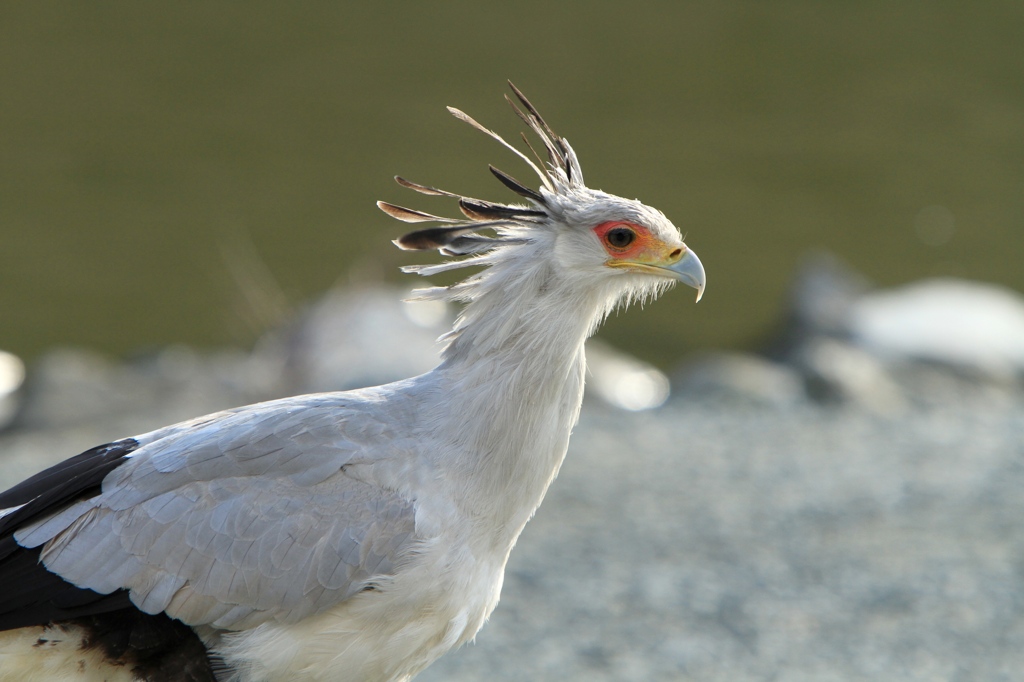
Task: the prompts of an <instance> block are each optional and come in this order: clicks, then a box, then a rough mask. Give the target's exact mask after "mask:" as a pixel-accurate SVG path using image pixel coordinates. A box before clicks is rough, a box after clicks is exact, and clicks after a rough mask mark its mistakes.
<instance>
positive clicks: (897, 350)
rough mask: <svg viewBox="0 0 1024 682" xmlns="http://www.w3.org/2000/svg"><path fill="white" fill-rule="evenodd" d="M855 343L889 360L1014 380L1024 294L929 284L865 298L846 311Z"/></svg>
mask: <svg viewBox="0 0 1024 682" xmlns="http://www.w3.org/2000/svg"><path fill="white" fill-rule="evenodd" d="M847 328H848V330H849V333H850V336H851V338H852V339H853V341H854V342H855V343H857V344H859V345H860V346H862V347H863V348H864V349H865V350H868V351H869V352H871V353H874V354H877V355H878V356H879V357H881V358H883V359H886V360H897V361H898V360H903V359H910V360H925V361H929V362H936V363H940V364H945V365H950V366H953V367H958V368H963V369H968V370H974V371H977V372H979V373H981V374H983V375H986V376H988V377H990V378H994V379H1000V380H1013V379H1014V378H1015V377H1017V376H1020V375H1021V374H1022V373H1024V296H1021V294H1019V293H1017V292H1015V291H1012V290H1010V289H1007V288H1005V287H1001V286H997V285H994V284H986V283H982V282H974V281H968V280H962V279H952V278H943V279H929V280H924V281H920V282H915V283H912V284H908V285H907V286H904V287H900V288H897V289H890V290H883V291H877V292H874V293H869V294H866V295H864V296H862V297H861V298H860V299H858V300H857V301H856V302H855V303H854V304H853V305H852V306H851V308H850V311H849V316H848V321H847Z"/></svg>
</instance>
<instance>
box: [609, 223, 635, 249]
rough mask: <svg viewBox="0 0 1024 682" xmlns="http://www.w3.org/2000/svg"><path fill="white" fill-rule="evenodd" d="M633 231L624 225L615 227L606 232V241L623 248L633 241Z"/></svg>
mask: <svg viewBox="0 0 1024 682" xmlns="http://www.w3.org/2000/svg"><path fill="white" fill-rule="evenodd" d="M633 237H634V235H633V231H632V230H627V229H626V228H624V227H617V228H615V229H614V230H610V231H609V232H608V243H609V244H611V245H612V246H614V247H616V248H619V249H621V248H623V247H625V246H629V245H630V244H632V243H633Z"/></svg>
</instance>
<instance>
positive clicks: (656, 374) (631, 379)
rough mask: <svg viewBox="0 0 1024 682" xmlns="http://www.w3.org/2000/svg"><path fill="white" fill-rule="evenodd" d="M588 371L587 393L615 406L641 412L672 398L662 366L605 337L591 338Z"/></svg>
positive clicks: (588, 343)
mask: <svg viewBox="0 0 1024 682" xmlns="http://www.w3.org/2000/svg"><path fill="white" fill-rule="evenodd" d="M587 371H588V374H589V376H588V377H587V394H588V395H592V396H596V397H598V398H600V399H601V400H603V401H604V402H606V403H608V404H609V405H612V406H613V407H618V408H621V409H623V410H630V411H632V412H637V411H640V410H650V409H653V408H655V407H661V405H663V404H664V403H665V401H666V400H668V396H669V392H670V388H669V381H668V377H667V376H665V374H664V373H663V372H662V371H661V370H660V369H658V368H657V367H655V366H654V365H651V364H648V363H646V362H644V361H643V360H640V359H638V358H635V357H633V356H632V355H628V354H626V353H623V352H622V351H620V350H617V349H616V348H613V347H611V346H609V345H608V344H606V343H602V342H601V341H597V340H594V339H590V340H589V341H587Z"/></svg>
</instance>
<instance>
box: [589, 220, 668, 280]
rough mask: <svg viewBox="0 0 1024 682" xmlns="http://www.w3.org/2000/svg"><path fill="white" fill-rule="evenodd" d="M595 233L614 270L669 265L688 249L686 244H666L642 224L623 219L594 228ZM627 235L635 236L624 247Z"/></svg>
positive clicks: (608, 263)
mask: <svg viewBox="0 0 1024 682" xmlns="http://www.w3.org/2000/svg"><path fill="white" fill-rule="evenodd" d="M624 231H625V232H624ZM594 234H596V235H597V238H598V239H599V240H601V245H602V246H603V247H604V250H605V251H607V252H608V255H609V256H610V257H611V258H609V260H608V262H607V265H610V266H612V267H625V266H634V267H636V266H640V267H639V268H638V269H643V266H644V265H652V266H665V265H667V264H670V263H674V262H675V261H677V260H679V258H680V257H681V256H682V255H683V251H684V250H685V249H686V247H685V246H683V245H682V244H666V243H665V242H663V241H662V240H660V239H658V238H657V237H655V236H654V235H653V234H651V231H650V230H648V229H647V228H646V227H643V226H642V225H637V224H636V223H629V222H624V221H621V220H611V221H609V222H606V223H601V224H600V225H598V226H597V227H595V228H594ZM627 235H632V239H631V240H630V241H629V243H627V244H623V243H622V242H623V241H624V240H625V239H626V238H627V237H626V236H627Z"/></svg>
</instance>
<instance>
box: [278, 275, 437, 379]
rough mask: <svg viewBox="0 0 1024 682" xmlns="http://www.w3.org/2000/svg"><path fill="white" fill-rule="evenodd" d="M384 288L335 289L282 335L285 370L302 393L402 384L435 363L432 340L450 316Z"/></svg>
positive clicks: (430, 304) (431, 304) (403, 292)
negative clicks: (285, 345) (285, 341)
mask: <svg viewBox="0 0 1024 682" xmlns="http://www.w3.org/2000/svg"><path fill="white" fill-rule="evenodd" d="M409 296H410V292H409V291H408V290H402V289H397V288H390V287H361V288H358V289H335V290H333V291H330V292H328V293H327V294H326V295H324V296H323V297H322V298H320V299H319V300H318V301H316V302H315V303H313V304H312V305H310V306H309V308H307V310H306V312H305V313H304V314H303V315H302V316H301V317H300V319H299V321H298V322H297V323H296V324H295V325H294V326H293V328H292V329H291V330H290V331H289V332H288V361H287V363H288V367H289V371H290V373H291V374H292V380H293V382H294V383H295V384H296V388H297V390H299V391H303V392H315V391H339V390H345V389H351V388H362V387H364V386H376V385H379V384H384V383H387V382H389V381H397V380H398V379H406V378H408V377H412V376H416V375H418V374H423V373H424V372H428V371H430V370H431V369H433V368H434V367H435V366H436V365H437V364H438V362H439V361H440V352H441V348H442V346H441V344H439V343H438V342H437V338H438V337H439V336H440V335H441V334H443V333H445V332H446V331H448V330H449V329H450V328H451V322H452V318H453V317H454V314H453V312H452V311H450V310H449V308H448V306H447V305H446V304H444V303H441V302H422V301H408V300H403V299H407V298H409Z"/></svg>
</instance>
